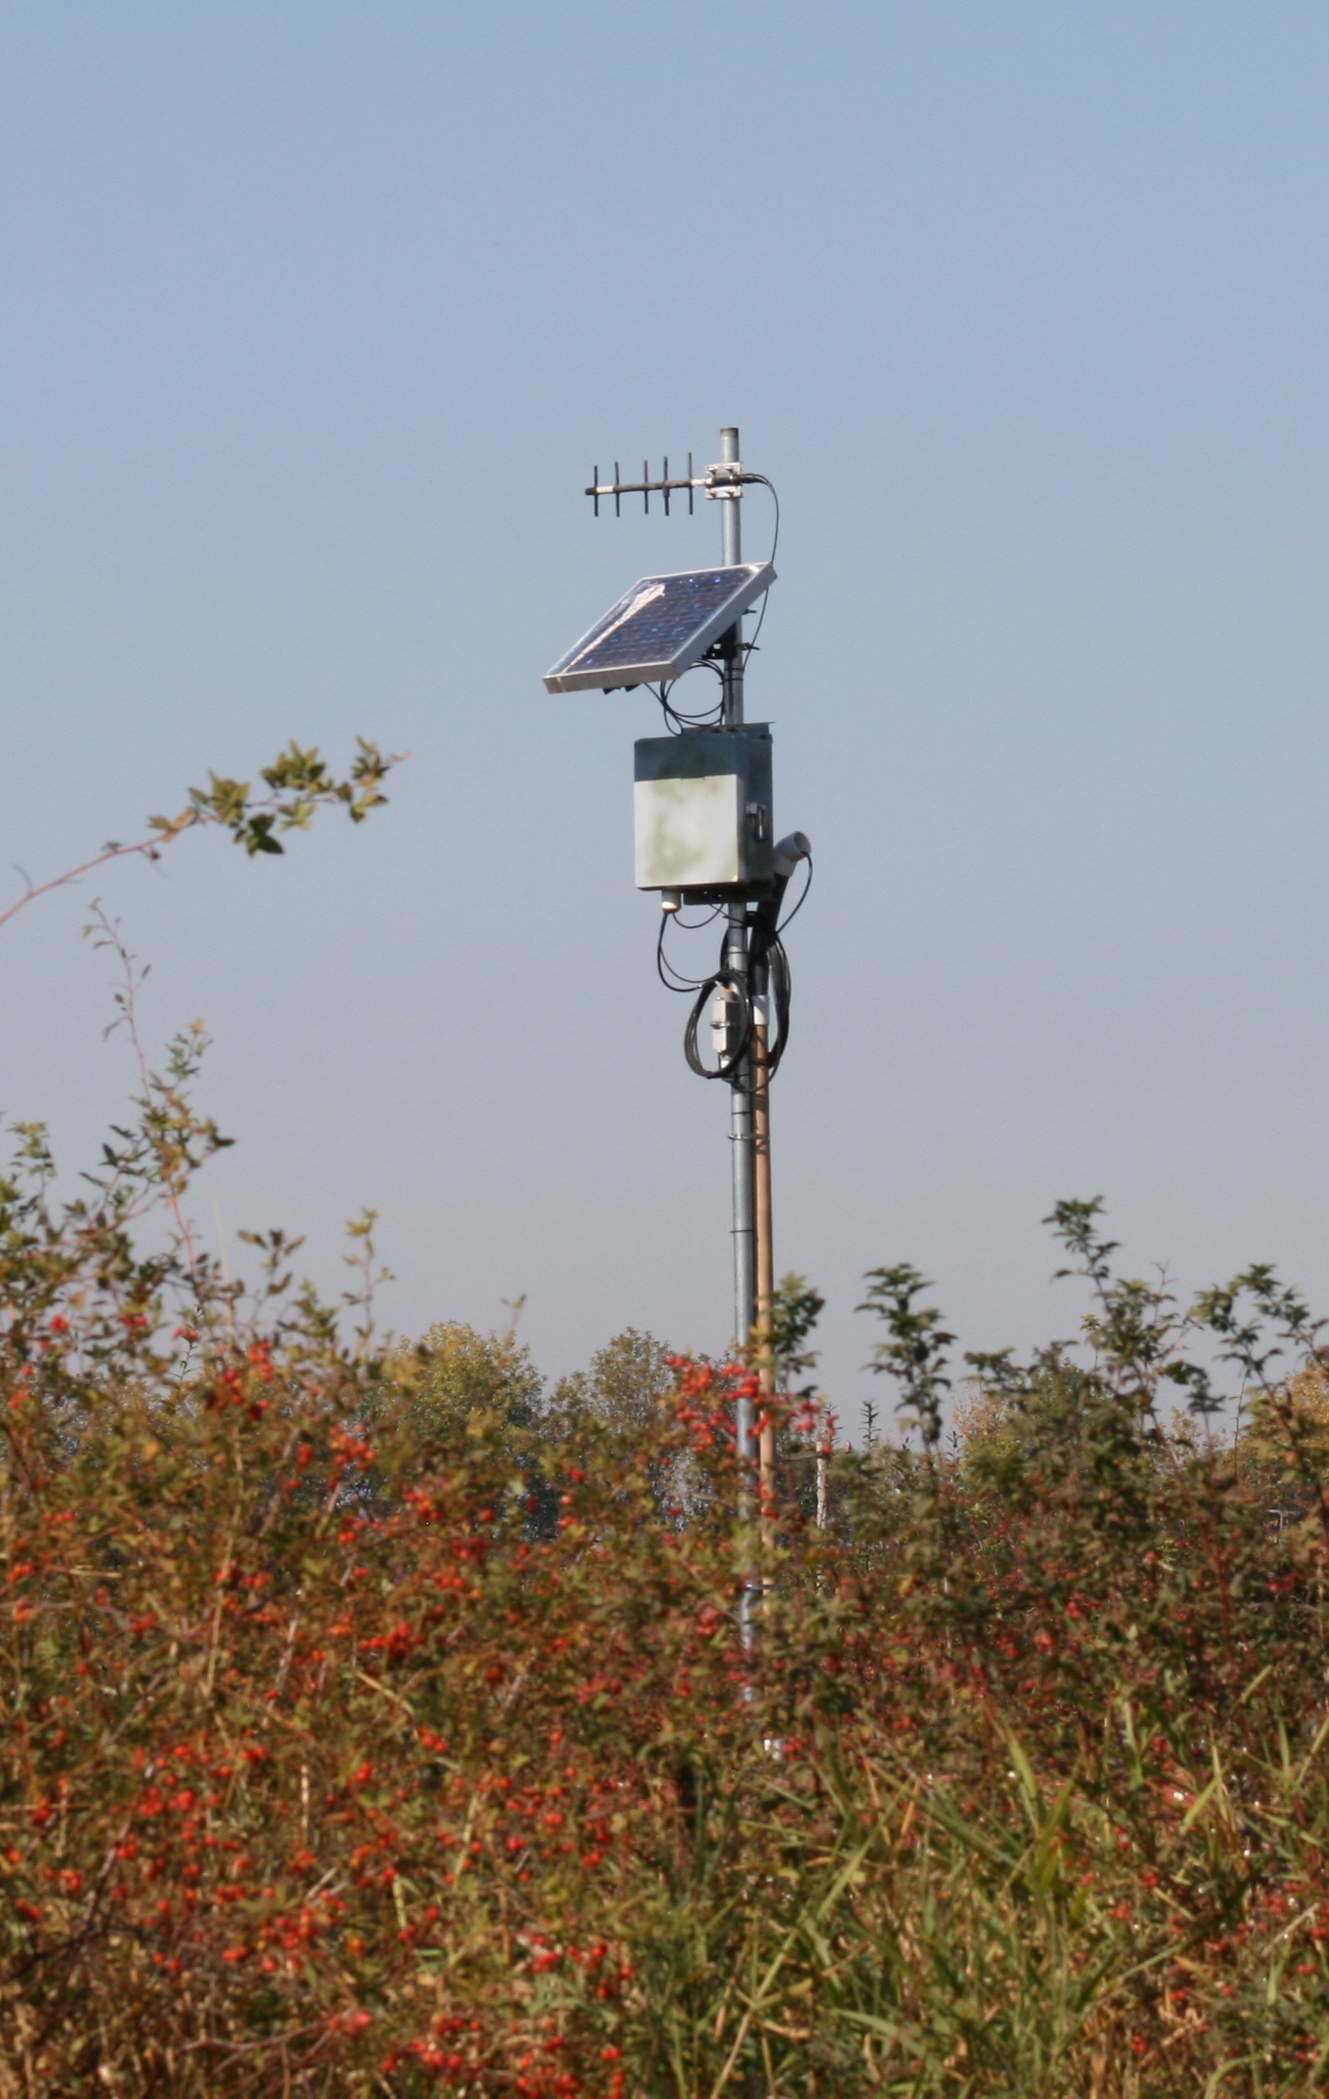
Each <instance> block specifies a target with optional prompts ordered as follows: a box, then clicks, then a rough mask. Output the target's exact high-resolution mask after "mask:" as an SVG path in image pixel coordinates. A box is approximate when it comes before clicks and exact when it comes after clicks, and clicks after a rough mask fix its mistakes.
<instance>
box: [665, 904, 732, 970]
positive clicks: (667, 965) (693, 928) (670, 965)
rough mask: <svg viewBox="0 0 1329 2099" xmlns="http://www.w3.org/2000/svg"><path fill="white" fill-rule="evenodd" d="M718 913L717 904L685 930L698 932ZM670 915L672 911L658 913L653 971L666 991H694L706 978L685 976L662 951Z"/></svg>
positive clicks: (716, 916)
mask: <svg viewBox="0 0 1329 2099" xmlns="http://www.w3.org/2000/svg"><path fill="white" fill-rule="evenodd" d="M719 915H720V906H719V905H718V904H717V905H716V907H715V910H714V911H712V912H711V914H710V917H709V918H704V919H702V920H701V921H700V924H699V925H696V926H689V927H688V928H687V929H686V930H687V931H688V932H690V933H696V932H700V931H701V929H702V927H703V926H708V925H710V924H711V922H712V920H714V919H716V918H718V917H719ZM672 916H673V913H672V912H668V911H662V912H661V913H660V932H659V936H658V938H657V940H656V943H655V972H656V975H657V976H658V977H659V979H660V982H661V983H662V984H663V985H664V988H665V990H666V991H682V992H686V991H695V990H696V989H697V987H698V985H700V984H702V983H703V982H706V981H707V980H706V979H704V978H702V977H685V976H684V974H683V972H682V970H681V969H675V967H674V965H673V963H672V962H671V961H670V959H669V957H668V955H666V953H665V951H664V942H665V929H666V927H667V926H668V924H669V921H670V918H671V917H672ZM666 970H668V971H669V973H670V975H671V976H674V977H677V979H678V982H677V983H676V984H671V983H670V981H669V977H667V976H666V975H665V971H666Z"/></svg>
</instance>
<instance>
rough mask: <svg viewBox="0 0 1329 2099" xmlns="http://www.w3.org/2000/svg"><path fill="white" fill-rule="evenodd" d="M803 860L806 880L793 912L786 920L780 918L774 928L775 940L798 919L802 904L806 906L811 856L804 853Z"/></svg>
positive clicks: (809, 885) (810, 885) (810, 883)
mask: <svg viewBox="0 0 1329 2099" xmlns="http://www.w3.org/2000/svg"><path fill="white" fill-rule="evenodd" d="M803 858H804V859H805V860H806V862H807V867H808V876H807V880H806V882H804V884H803V889H802V894H801V895H800V897H799V899H798V902H797V903H796V904H795V906H794V908H793V910H792V911H791V912H790V913H789V916H788V917H787V918H782V919H781V920H780V923H779V925H778V926H777V927H776V929H775V937H776V939H777V940H778V939H779V937H780V935H781V933H783V931H784V929H785V927H786V926H791V925H792V924H793V922H794V920H795V919H796V918H797V917H798V914H799V912H800V911H801V910H802V909H803V906H804V904H806V902H807V900H808V891H809V889H811V887H812V855H811V853H805V854H804V855H803Z"/></svg>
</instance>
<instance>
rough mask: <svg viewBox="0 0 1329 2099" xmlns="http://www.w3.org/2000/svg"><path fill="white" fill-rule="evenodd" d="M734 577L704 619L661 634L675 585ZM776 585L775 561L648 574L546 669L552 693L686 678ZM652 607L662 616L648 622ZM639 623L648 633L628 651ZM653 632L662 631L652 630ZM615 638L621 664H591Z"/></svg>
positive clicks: (610, 689) (711, 602) (711, 597)
mask: <svg viewBox="0 0 1329 2099" xmlns="http://www.w3.org/2000/svg"><path fill="white" fill-rule="evenodd" d="M729 578H732V579H733V587H732V589H730V590H729V591H727V592H725V594H724V595H723V597H722V598H719V599H716V597H715V595H714V591H710V592H707V594H706V595H707V600H708V609H707V610H706V612H705V614H704V616H699V617H698V618H696V619H695V620H694V622H693V623H692V624H691V625H690V626H689V627H687V628H686V629H685V630H683V631H681V632H679V633H678V634H677V635H675V636H673V637H671V638H669V639H667V640H666V639H665V638H664V637H661V636H660V634H659V632H658V629H659V625H660V614H661V613H667V612H668V611H669V607H668V604H667V602H666V603H665V604H664V605H661V604H660V602H659V601H660V599H661V598H662V597H663V598H664V599H665V600H666V601H667V600H668V598H669V596H670V585H678V584H685V583H690V582H694V581H695V582H697V583H699V584H700V583H703V582H706V581H708V580H710V581H713V582H714V583H716V584H718V583H720V582H721V580H722V579H723V580H728V579H729ZM774 581H775V569H774V567H773V565H772V564H771V563H770V562H769V561H761V562H757V561H744V562H738V563H735V564H733V565H732V566H731V565H726V564H725V563H723V562H720V563H717V564H716V566H715V567H713V568H704V569H676V570H673V571H672V572H670V573H669V574H667V575H659V576H643V577H642V578H641V580H640V582H638V583H635V584H634V585H633V587H632V589H631V590H628V591H625V592H624V593H623V596H622V597H621V598H620V599H619V601H618V603H617V604H616V605H613V606H611V607H610V609H609V611H608V612H606V613H605V614H604V616H603V617H602V618H601V619H598V620H597V621H596V622H595V625H594V626H593V627H591V628H589V629H588V630H587V632H586V633H585V634H583V635H582V637H581V640H580V641H579V642H577V644H576V645H575V647H573V648H571V649H569V650H568V651H567V653H566V654H565V655H563V656H560V657H559V659H558V662H557V663H556V664H555V665H554V667H553V669H552V670H550V671H546V673H545V680H544V682H545V687H546V690H547V691H549V692H594V691H597V690H598V691H601V692H616V691H618V690H619V689H620V688H622V687H626V686H631V685H649V684H655V683H657V682H659V681H661V680H666V681H667V680H670V679H673V678H677V677H681V676H682V674H683V672H684V671H685V670H688V669H690V668H691V666H692V665H693V664H694V663H696V662H697V661H698V660H699V659H700V658H701V657H702V656H704V655H705V653H706V651H707V649H708V648H709V647H710V646H711V643H712V642H713V641H718V640H719V638H720V636H721V635H722V634H724V633H725V632H727V630H728V629H729V628H730V627H732V626H733V625H734V623H735V621H737V620H739V619H741V618H742V616H743V614H744V613H745V612H746V611H747V609H748V607H749V606H750V605H752V604H754V603H755V601H756V600H757V599H758V598H759V597H760V596H761V595H762V593H763V591H765V590H768V589H769V588H770V586H771V584H772V583H773V582H774ZM648 593H649V594H650V595H647V594H648ZM676 595H677V593H676ZM639 601H640V602H639ZM652 605H655V606H657V607H658V610H657V613H656V614H655V616H654V617H653V618H647V617H646V615H648V614H649V612H650V608H651V606H652ZM634 606H635V607H636V608H637V609H636V610H634ZM694 610H695V608H694ZM634 623H635V624H637V625H638V627H639V629H640V630H643V631H642V638H641V641H640V643H639V645H638V653H636V654H634V653H633V650H632V648H631V647H630V646H629V647H628V648H627V649H626V650H625V648H624V646H623V644H624V643H631V640H632V636H631V628H632V626H633V624H634ZM652 629H654V630H656V631H655V632H652ZM611 634H618V635H620V636H621V637H622V640H621V642H620V643H619V645H618V646H617V648H616V649H615V650H614V651H613V654H614V657H615V660H614V661H610V662H606V661H602V662H600V663H598V664H597V663H596V662H594V661H593V660H592V661H587V660H586V659H588V658H593V657H594V656H595V654H596V653H597V651H598V650H603V649H605V645H606V644H607V643H608V641H609V637H610V635H611Z"/></svg>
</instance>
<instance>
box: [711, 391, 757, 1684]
mask: <svg viewBox="0 0 1329 2099" xmlns="http://www.w3.org/2000/svg"><path fill="white" fill-rule="evenodd" d="M739 457H740V453H739V449H738V432H737V430H735V429H728V430H722V431H721V432H720V458H721V460H722V461H725V462H730V461H736V460H737V459H738V458H739ZM741 493H742V492H741V490H740V489H738V488H735V489H733V490H732V491H730V492H728V493H726V494H725V495H724V496H722V497H721V498H720V558H721V560H722V561H723V563H724V565H725V567H726V568H736V567H737V565H738V563H739V562H740V561H741V560H742V559H743V527H742V517H741V513H740V511H739V503H740V500H741ZM724 720H725V726H726V728H730V729H735V728H737V727H738V726H739V725H740V724H741V722H742V720H743V634H742V627H741V624H735V625H734V626H733V627H731V628H730V630H729V632H728V634H726V636H725V638H724ZM725 967H726V968H727V969H729V970H731V971H732V972H733V974H734V976H735V977H736V978H737V979H738V980H739V981H740V982H741V983H746V981H747V974H748V913H747V905H746V904H745V903H738V904H731V905H730V906H729V933H728V937H727V939H726V941H725ZM751 1089H752V1073H751V1066H750V1063H749V1060H748V1059H747V1058H746V1057H745V1058H744V1060H743V1062H742V1064H741V1065H740V1067H739V1069H738V1070H737V1071H736V1072H735V1073H734V1078H733V1084H732V1086H731V1088H730V1094H729V1137H730V1145H731V1148H732V1167H733V1201H734V1225H733V1231H734V1339H735V1342H736V1343H737V1345H738V1347H739V1348H745V1347H746V1346H747V1344H748V1341H749V1339H750V1337H751V1334H752V1329H753V1326H754V1324H755V1321H756V1313H757V1304H756V1295H757V1293H756V1270H755V1246H754V1233H753V1175H752V1090H751ZM734 1429H735V1435H736V1438H737V1444H738V1460H739V1478H740V1482H741V1484H740V1488H739V1496H740V1499H739V1520H740V1522H747V1521H748V1520H749V1519H750V1517H751V1513H752V1492H751V1487H750V1484H749V1482H750V1479H751V1474H752V1466H753V1461H754V1459H755V1456H756V1452H755V1450H754V1447H753V1408H752V1401H751V1400H750V1399H740V1400H739V1401H738V1404H737V1418H736V1420H735V1423H734ZM739 1628H740V1635H741V1638H742V1642H743V1645H744V1646H745V1647H750V1646H751V1645H752V1586H751V1584H750V1583H746V1584H745V1585H744V1589H743V1596H742V1601H741V1604H740V1607H739Z"/></svg>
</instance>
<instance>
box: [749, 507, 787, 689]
mask: <svg viewBox="0 0 1329 2099" xmlns="http://www.w3.org/2000/svg"><path fill="white" fill-rule="evenodd" d="M744 478H745V479H746V480H749V481H760V483H761V485H762V487H763V488H769V490H770V492H771V501H772V502H773V503H774V505H775V530H774V532H773V533H772V535H771V551H770V553H769V554H768V555H767V557H766V558H767V560H768V561H770V562H771V563H772V565H774V562H775V550H776V548H777V547H778V546H779V544H780V498H779V496H778V495H777V494H776V492H775V483H774V482H773V481H769V480H768V479H767V477H766V475H765V474H748V475H746V476H745V477H744ZM770 602H771V593H770V591H769V590H764V591H763V592H762V598H761V611H760V612H759V613H758V615H757V624H756V627H755V628H754V629H753V634H752V639H751V641H748V642H744V644H743V660H744V662H746V661H747V659H748V657H749V656H750V655H751V654H752V651H753V650H754V649H755V648H756V646H757V636H758V635H759V634H760V633H761V630H762V626H763V624H764V622H765V619H766V607H767V606H768V605H769V604H770Z"/></svg>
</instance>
